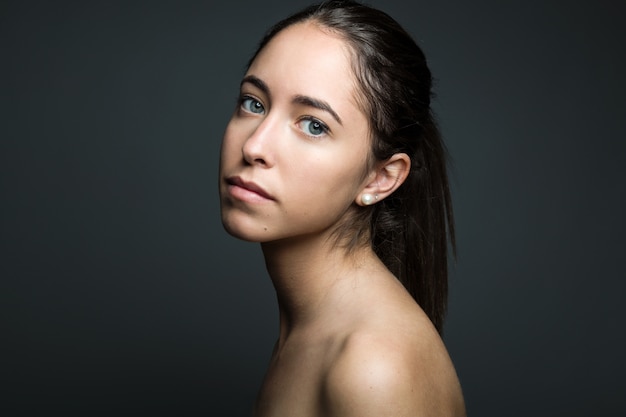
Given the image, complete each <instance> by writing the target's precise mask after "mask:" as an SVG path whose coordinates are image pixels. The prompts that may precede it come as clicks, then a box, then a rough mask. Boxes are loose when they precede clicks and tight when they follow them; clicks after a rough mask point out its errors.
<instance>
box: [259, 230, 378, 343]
mask: <svg viewBox="0 0 626 417" xmlns="http://www.w3.org/2000/svg"><path fill="white" fill-rule="evenodd" d="M262 249H263V255H264V257H265V264H266V267H267V271H268V273H269V275H270V277H271V279H272V282H273V284H274V288H275V290H276V295H277V299H278V307H279V312H280V338H279V342H280V340H284V339H285V338H286V337H288V335H289V334H290V333H291V332H292V331H293V330H294V329H303V328H306V327H310V326H313V327H315V323H316V322H323V321H324V320H325V316H326V315H328V314H332V313H333V312H336V307H337V306H339V305H342V303H337V302H336V301H337V296H338V295H339V296H341V295H344V296H345V291H343V289H344V288H346V289H349V288H351V287H350V286H353V285H354V280H355V278H356V277H357V276H358V270H359V269H361V268H363V267H364V266H366V265H367V266H369V267H371V266H373V265H382V263H381V262H380V261H379V260H378V257H377V256H376V255H375V254H374V253H373V251H372V250H371V249H370V248H369V247H368V248H358V249H356V250H354V251H351V252H348V251H347V250H345V249H343V248H341V247H338V246H337V245H335V244H334V242H333V241H332V240H331V241H329V240H328V239H323V240H320V239H311V238H309V239H303V238H301V239H298V240H297V241H294V240H289V241H278V242H269V243H263V244H262Z"/></svg>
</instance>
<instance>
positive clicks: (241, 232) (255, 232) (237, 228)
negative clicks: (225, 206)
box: [222, 216, 270, 243]
mask: <svg viewBox="0 0 626 417" xmlns="http://www.w3.org/2000/svg"><path fill="white" fill-rule="evenodd" d="M222 226H223V227H224V230H225V231H226V233H228V234H229V235H231V236H232V237H235V238H237V239H241V240H245V241H246V242H257V243H262V242H264V241H268V240H270V239H268V236H267V228H265V227H263V226H259V225H251V224H245V222H242V221H234V220H233V219H230V218H227V217H225V216H222Z"/></svg>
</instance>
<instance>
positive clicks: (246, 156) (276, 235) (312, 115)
mask: <svg viewBox="0 0 626 417" xmlns="http://www.w3.org/2000/svg"><path fill="white" fill-rule="evenodd" d="M356 97H357V95H356V81H355V78H354V75H353V74H352V70H351V63H350V58H349V52H348V49H347V46H346V44H345V42H344V41H343V40H341V39H340V38H339V37H337V36H334V35H331V34H328V33H326V32H324V31H322V30H320V29H319V27H317V26H315V25H314V24H311V23H302V24H296V25H294V26H291V27H289V28H287V29H285V30H283V31H282V32H280V33H279V34H278V35H276V36H275V37H274V38H273V39H272V40H271V41H270V43H269V44H268V45H267V46H266V47H265V48H264V49H263V50H262V51H261V52H260V54H259V55H258V56H257V57H256V59H255V60H254V62H253V63H252V65H251V66H250V69H249V70H248V72H247V73H246V75H245V77H244V79H243V81H242V83H241V92H240V100H239V105H238V107H237V109H236V110H235V113H234V114H233V116H232V118H231V120H230V122H229V124H228V126H227V128H226V132H225V134H224V140H223V143H222V152H221V161H220V178H219V181H220V184H219V188H220V198H221V209H222V222H223V223H224V227H225V228H226V230H227V231H228V232H229V233H231V234H232V235H234V236H236V237H239V238H241V239H245V240H251V241H258V242H268V241H274V240H279V239H288V238H296V237H303V236H306V235H314V234H320V233H327V232H328V231H330V230H332V228H333V226H334V225H336V224H337V223H338V222H340V221H341V220H342V219H343V218H344V216H345V215H346V213H347V211H348V210H349V209H350V207H351V206H352V205H353V204H354V203H355V201H357V200H356V199H357V198H358V196H359V195H360V192H361V191H362V189H363V187H364V186H365V184H366V183H367V180H368V175H367V158H368V154H369V150H370V140H369V136H368V135H369V128H368V121H367V118H366V116H365V114H364V113H363V112H362V111H361V110H360V108H359V106H358V105H357V101H356Z"/></svg>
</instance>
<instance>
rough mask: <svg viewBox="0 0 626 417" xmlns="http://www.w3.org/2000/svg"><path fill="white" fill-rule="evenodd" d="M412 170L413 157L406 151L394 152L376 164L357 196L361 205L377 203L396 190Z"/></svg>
mask: <svg viewBox="0 0 626 417" xmlns="http://www.w3.org/2000/svg"><path fill="white" fill-rule="evenodd" d="M410 170H411V159H410V158H409V156H408V155H407V154H405V153H397V154H394V155H393V156H392V157H391V158H389V159H387V160H386V161H382V162H379V163H377V164H376V166H375V167H374V169H373V170H372V171H371V172H370V173H369V175H368V177H367V180H366V184H365V187H363V189H362V190H361V192H360V193H359V195H357V197H356V203H357V204H358V205H360V206H369V205H370V204H374V203H377V202H378V201H381V200H383V199H384V198H385V197H387V196H389V195H390V194H391V193H393V192H394V191H396V190H397V189H398V187H400V186H401V185H402V183H403V182H404V180H406V177H407V176H408V175H409V171H410Z"/></svg>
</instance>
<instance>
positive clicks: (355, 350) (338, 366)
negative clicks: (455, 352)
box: [322, 329, 465, 417]
mask: <svg viewBox="0 0 626 417" xmlns="http://www.w3.org/2000/svg"><path fill="white" fill-rule="evenodd" d="M396 330H398V329H392V331H387V330H382V331H360V332H356V333H354V334H351V335H350V336H349V337H348V338H347V339H346V341H345V343H344V345H343V347H342V349H341V350H340V351H339V353H338V354H337V356H336V358H335V359H334V361H333V363H332V366H331V367H330V368H329V371H328V373H327V375H326V378H325V380H324V382H323V389H322V391H323V403H324V405H323V406H324V408H325V410H324V411H325V415H327V416H329V417H331V416H342V417H350V416H359V417H367V416H377V417H379V416H384V415H393V416H397V417H404V416H406V417H408V416H411V417H419V416H429V417H434V416H442V417H443V416H445V417H462V416H465V407H464V403H463V396H462V393H461V389H460V385H459V382H458V378H457V376H456V372H455V370H454V367H453V365H452V363H451V361H450V359H449V356H448V354H447V352H446V350H445V347H444V346H443V343H442V342H441V339H439V336H438V335H437V334H436V332H434V334H433V333H432V332H430V331H429V330H426V331H423V332H417V334H414V335H406V334H401V335H398V334H397V333H396ZM394 335H395V337H394Z"/></svg>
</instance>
